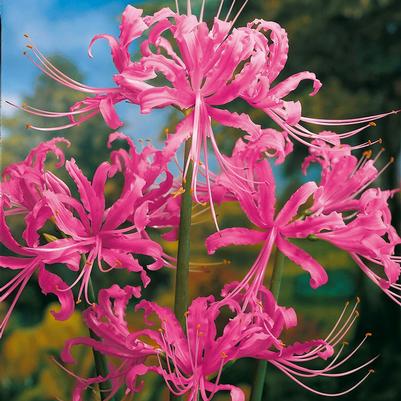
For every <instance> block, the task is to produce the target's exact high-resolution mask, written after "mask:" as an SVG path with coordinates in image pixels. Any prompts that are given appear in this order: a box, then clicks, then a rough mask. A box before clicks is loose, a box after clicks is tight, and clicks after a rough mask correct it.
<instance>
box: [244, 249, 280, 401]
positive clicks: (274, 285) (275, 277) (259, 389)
mask: <svg viewBox="0 0 401 401" xmlns="http://www.w3.org/2000/svg"><path fill="white" fill-rule="evenodd" d="M283 270H284V255H283V254H282V253H281V252H280V251H279V250H278V249H277V250H276V257H275V260H274V266H273V271H272V278H271V281H270V291H271V292H272V294H273V296H274V298H275V299H276V301H277V300H278V296H279V293H280V287H281V279H282V277H283ZM266 370H267V361H262V360H260V361H259V362H258V366H257V370H256V375H255V379H254V382H253V386H252V394H251V399H250V401H262V397H263V389H264V387H265V382H266Z"/></svg>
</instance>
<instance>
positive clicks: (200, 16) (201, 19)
mask: <svg viewBox="0 0 401 401" xmlns="http://www.w3.org/2000/svg"><path fill="white" fill-rule="evenodd" d="M205 3H206V0H202V6H201V11H200V15H199V21H200V22H202V21H203V14H204V12H205Z"/></svg>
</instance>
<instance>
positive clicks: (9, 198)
mask: <svg viewBox="0 0 401 401" xmlns="http://www.w3.org/2000/svg"><path fill="white" fill-rule="evenodd" d="M61 143H64V144H66V145H67V146H70V143H69V142H68V141H67V140H66V139H64V138H53V139H51V140H50V141H47V142H44V143H41V144H39V145H38V146H36V147H35V148H34V149H32V150H31V151H30V152H29V154H28V156H27V157H26V158H25V160H24V161H22V162H18V163H13V164H10V165H9V166H7V167H6V168H5V169H4V171H3V174H2V182H1V183H0V196H1V198H2V199H3V207H4V213H5V215H6V216H9V215H16V214H22V215H25V223H26V228H25V230H24V232H23V234H22V237H23V238H24V240H25V241H26V243H27V245H29V246H36V245H38V241H39V236H38V234H37V230H38V229H39V228H41V227H42V225H43V224H44V223H45V222H46V221H47V220H48V219H49V218H50V217H51V215H52V213H51V210H50V209H49V208H48V207H47V204H46V201H45V200H44V197H43V191H45V190H47V189H49V190H52V191H54V192H58V193H62V194H65V195H69V194H70V192H69V189H68V187H67V186H66V185H65V184H64V183H63V181H61V180H60V179H59V178H57V177H56V176H55V175H54V174H53V173H52V172H51V171H48V170H45V161H46V157H47V155H48V153H53V154H54V155H55V156H56V158H57V163H56V168H60V167H62V166H63V165H64V162H65V157H64V152H63V151H62V150H61V149H60V148H59V147H58V145H59V144H61Z"/></svg>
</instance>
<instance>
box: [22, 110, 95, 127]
mask: <svg viewBox="0 0 401 401" xmlns="http://www.w3.org/2000/svg"><path fill="white" fill-rule="evenodd" d="M99 112H100V110H96V111H94V112H92V113H89V114H87V115H86V116H84V117H82V118H81V119H79V120H78V121H75V122H73V123H70V124H65V125H59V126H56V127H37V126H35V125H32V124H27V125H26V128H27V129H33V130H35V131H45V132H46V131H61V130H64V129H67V128H72V127H76V126H79V125H80V124H82V123H83V122H85V121H87V120H89V119H91V118H92V117H94V116H96V114H99Z"/></svg>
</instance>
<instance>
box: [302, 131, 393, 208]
mask: <svg viewBox="0 0 401 401" xmlns="http://www.w3.org/2000/svg"><path fill="white" fill-rule="evenodd" d="M327 135H331V137H332V139H331V144H329V143H325V144H324V143H323V142H322V141H317V140H315V141H313V142H312V144H313V145H316V147H313V148H309V152H310V155H309V156H308V157H306V158H305V160H304V162H303V163H302V170H303V172H304V174H306V170H307V168H308V167H309V165H310V164H311V163H318V164H320V165H321V167H322V173H321V180H320V184H319V189H318V190H317V191H316V192H315V194H314V196H313V197H314V203H313V206H312V207H311V210H312V211H313V212H317V213H326V214H327V213H330V212H332V211H337V212H343V211H350V210H358V209H359V200H358V197H360V195H361V194H362V193H363V192H364V191H365V190H366V189H367V188H368V187H369V186H370V185H371V184H372V183H373V182H374V181H375V180H377V178H378V177H379V176H380V175H381V174H382V173H383V172H384V171H385V170H386V169H387V168H388V167H389V166H390V165H391V164H392V163H393V162H394V159H393V158H391V159H390V160H389V162H388V163H387V164H386V165H385V166H384V167H383V168H382V169H380V170H378V169H377V168H376V166H375V164H376V162H377V161H378V160H379V158H380V156H381V155H382V154H383V152H384V149H383V148H382V149H381V150H380V151H379V152H378V153H377V155H376V156H375V157H374V158H372V155H373V152H372V151H371V150H367V151H365V152H364V153H363V156H362V158H361V159H358V158H357V157H355V156H353V155H352V154H351V147H350V146H348V145H343V144H341V143H340V141H339V139H338V137H336V135H335V134H334V133H330V132H327Z"/></svg>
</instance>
